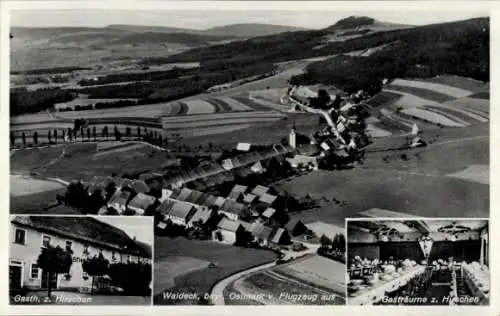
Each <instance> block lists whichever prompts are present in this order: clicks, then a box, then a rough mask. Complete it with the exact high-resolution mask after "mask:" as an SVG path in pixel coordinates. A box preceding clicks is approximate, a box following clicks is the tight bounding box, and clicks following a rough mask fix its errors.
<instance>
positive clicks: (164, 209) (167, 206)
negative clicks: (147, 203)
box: [156, 200, 175, 215]
mask: <svg viewBox="0 0 500 316" xmlns="http://www.w3.org/2000/svg"><path fill="white" fill-rule="evenodd" d="M174 203H175V201H172V200H167V201H163V202H162V203H161V204H160V206H158V208H157V209H156V211H157V212H158V213H160V214H161V215H167V214H168V213H170V210H171V209H172V207H173V206H174Z"/></svg>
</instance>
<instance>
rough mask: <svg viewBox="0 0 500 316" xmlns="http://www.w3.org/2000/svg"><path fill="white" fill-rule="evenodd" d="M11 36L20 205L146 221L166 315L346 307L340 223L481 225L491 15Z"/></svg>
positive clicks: (263, 15)
mask: <svg viewBox="0 0 500 316" xmlns="http://www.w3.org/2000/svg"><path fill="white" fill-rule="evenodd" d="M10 24H11V25H10V30H9V33H10V39H9V44H10V58H11V59H10V131H9V133H10V135H9V137H10V139H9V142H10V213H11V214H12V215H15V216H18V217H16V218H21V219H22V218H23V217H24V216H28V215H29V216H30V217H33V216H35V217H36V216H42V215H43V216H47V215H50V216H62V215H64V216H97V217H96V218H98V217H99V216H102V217H103V218H110V217H111V216H114V217H118V216H128V217H131V219H134V218H139V217H140V218H143V217H148V218H149V219H151V233H152V234H153V233H154V243H153V245H152V247H153V254H152V255H153V258H152V271H153V279H152V285H151V292H152V296H153V298H152V302H153V304H155V305H345V304H346V302H347V297H346V293H347V287H348V284H346V283H347V278H346V271H347V268H346V226H345V219H346V218H401V217H446V218H453V217H458V218H466V217H481V218H488V217H489V207H490V198H489V190H490V185H489V169H490V167H489V165H490V161H489V156H490V153H489V147H490V146H489V142H490V137H489V135H490V134H489V124H490V115H489V112H490V94H489V89H490V87H489V81H490V66H489V63H490V61H489V58H490V56H489V54H490V53H489V51H490V20H489V13H488V11H467V12H465V11H456V12H455V11H449V12H441V11H439V12H438V11H436V12H425V13H423V12H420V13H419V14H416V13H415V12H403V11H401V12H393V11H391V12H389V11H387V12H384V11H373V12H369V11H365V12H356V13H354V12H343V11H335V12H334V11H321V10H318V11H304V12H302V11H301V12H298V11H287V10H284V11H276V10H274V11H266V10H260V11H259V10H255V11H253V10H235V11H224V10H217V9H212V10H211V11H210V10H209V11H204V10H201V9H200V10H193V9H192V10H172V11H169V10H167V8H165V9H164V10H157V11H140V10H138V11H135V10H134V11H132V10H123V11H120V10H101V11H100V10H79V11H72V10H43V12H42V11H40V10H38V11H37V10H19V11H12V12H11V13H10ZM120 218H121V217H120ZM12 223H13V225H14V224H16V225H22V224H23V223H22V221H21V222H19V221H17V220H16V221H14V222H12ZM16 234H17V233H16ZM16 236H17V235H16ZM16 238H17V237H16ZM19 238H21V236H19ZM97 242H98V240H97ZM109 242H111V241H109ZM125 252H126V251H125ZM11 266H13V267H14V266H16V263H12V262H11ZM16 269H17V268H16ZM14 270H15V269H14ZM16 271H18V270H16ZM32 271H33V270H32ZM37 271H38V270H37ZM26 273H28V272H26ZM37 275H38V272H37ZM27 283H28V284H29V282H28V281H27ZM56 283H57V282H56ZM56 283H54V284H53V286H55V287H57V286H59V285H58V284H59V283H57V284H56ZM43 284H50V282H45V283H43ZM54 291H57V288H55V289H54Z"/></svg>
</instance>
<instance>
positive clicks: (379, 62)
mask: <svg viewBox="0 0 500 316" xmlns="http://www.w3.org/2000/svg"><path fill="white" fill-rule="evenodd" d="M389 43H390V44H391V45H390V46H388V47H387V48H385V49H382V50H378V51H376V52H374V53H373V54H371V55H369V56H366V57H362V56H347V55H342V56H336V57H332V58H330V59H327V60H323V61H318V62H315V63H312V64H310V65H309V66H308V67H307V68H306V73H305V74H302V75H299V76H295V77H294V78H292V82H293V83H295V84H315V83H323V84H329V85H334V86H337V87H339V88H341V89H344V90H346V91H349V92H353V91H357V90H359V89H363V90H367V91H368V92H370V93H376V92H378V91H380V88H381V85H382V80H383V79H384V78H388V79H391V78H404V77H433V76H436V75H440V74H454V75H459V76H464V77H470V78H473V79H477V80H481V81H489V19H488V18H478V19H470V20H466V21H459V22H452V23H442V24H433V25H426V26H421V27H415V28H411V29H403V30H397V31H390V32H380V33H375V34H371V35H367V36H363V37H359V38H355V39H352V40H348V41H345V42H343V43H342V45H339V44H338V43H330V44H329V45H327V46H326V47H324V49H328V50H329V52H330V53H331V54H343V53H347V52H350V51H358V50H364V49H368V48H370V47H376V46H380V45H384V44H389Z"/></svg>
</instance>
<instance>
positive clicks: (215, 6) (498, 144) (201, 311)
mask: <svg viewBox="0 0 500 316" xmlns="http://www.w3.org/2000/svg"><path fill="white" fill-rule="evenodd" d="M0 6H1V10H0V13H1V17H0V21H1V25H2V27H1V28H0V33H1V37H0V39H1V41H0V48H1V51H0V53H1V64H0V69H1V77H0V82H1V83H3V84H2V86H1V91H2V93H1V102H0V104H1V105H2V109H1V111H2V113H1V115H0V121H1V125H0V126H1V128H2V130H1V135H4V136H5V135H7V134H8V130H9V125H8V120H9V115H8V112H9V109H8V106H7V104H9V103H8V84H6V83H8V82H9V50H8V48H9V33H8V32H9V20H10V18H9V10H12V9H17V10H19V9H25V10H26V9H40V10H46V9H86V10H89V9H113V10H117V9H120V10H158V9H159V8H160V7H162V8H168V9H170V10H192V9H196V10H250V9H254V10H271V11H282V10H284V8H286V11H318V10H321V11H336V12H339V11H356V10H360V11H367V10H371V11H401V10H405V11H415V12H416V14H417V11H418V13H419V14H423V13H424V14H425V11H429V10H432V11H450V10H456V11H459V10H470V11H477V10H490V18H491V20H490V21H491V23H490V30H491V34H494V35H492V36H491V47H492V53H491V54H490V60H491V63H490V64H491V66H490V67H491V69H492V70H493V69H495V67H494V65H495V61H496V59H497V57H496V55H495V53H494V52H498V51H499V50H498V44H497V40H496V33H497V32H498V27H497V26H498V23H496V22H497V20H498V18H497V16H498V13H497V12H500V10H498V9H500V3H497V2H496V1H385V2H384V1H376V2H368V1H351V2H345V1H343V2H342V1H330V2H326V1H325V2H322V1H314V2H313V1H311V2H307V3H305V2H300V1H296V2H285V1H284V2H276V1H273V2H270V1H269V2H268V1H253V2H252V1H241V2H234V1H217V2H214V1H196V2H178V1H176V2H173V1H154V2H153V1H130V0H120V1H111V0H103V1H63V0H60V1H50V2H44V1H17V2H15V1H11V0H3V1H0ZM495 9H497V10H495ZM333 22H334V21H332V23H333ZM495 88H497V89H495ZM498 88H500V86H499V85H497V81H496V79H495V73H493V71H492V75H491V100H490V103H491V112H490V116H491V130H490V133H491V145H490V157H491V158H490V168H491V173H492V175H491V177H490V179H491V182H490V192H491V197H490V209H491V211H490V226H491V227H492V229H491V230H490V236H491V240H495V239H496V240H500V239H499V238H498V237H500V233H498V232H497V231H498V229H497V230H495V229H493V228H494V227H495V224H496V217H497V216H496V215H495V211H496V206H497V203H496V201H497V199H496V196H498V192H497V190H496V187H497V186H496V180H495V179H496V177H495V175H496V173H497V172H498V168H497V161H498V159H496V160H495V159H494V158H493V157H495V156H498V153H499V152H498V148H500V140H499V139H498V137H497V136H498V135H500V126H498V125H499V124H496V121H497V117H498V116H499V115H500V108H499V107H498V106H499V105H497V104H496V91H498ZM1 141H2V144H0V148H1V150H3V151H4V152H3V155H1V156H0V157H3V159H4V161H3V162H4V163H2V164H0V168H3V169H2V170H3V175H4V176H5V181H6V183H8V182H7V181H8V180H7V179H8V174H9V160H8V158H7V157H9V156H8V140H7V137H2V138H1ZM0 191H1V193H2V196H3V198H2V199H1V202H2V203H3V205H2V206H3V207H1V208H0V209H1V210H2V211H3V212H4V213H5V214H4V219H5V218H8V217H7V212H8V210H9V202H8V201H9V191H8V186H7V185H3V186H0ZM495 192H496V194H495ZM0 222H1V223H2V224H3V225H5V228H6V229H0V231H1V234H4V235H3V238H1V237H0V240H2V241H4V242H6V241H8V240H9V236H8V231H9V229H8V227H9V221H8V220H2V221H0ZM346 237H347V236H346ZM492 244H493V243H492ZM4 245H5V244H4ZM492 248H493V247H490V252H491V257H490V259H491V261H490V262H491V264H490V266H491V276H492V281H493V280H496V279H500V278H499V277H498V276H497V275H496V265H498V260H497V256H496V251H494V250H493V249H492ZM0 253H1V254H0V256H1V257H2V259H4V260H3V261H2V262H4V263H6V262H8V260H7V257H8V251H6V249H5V248H4V251H1V252H0ZM153 261H154V260H153ZM7 279H8V274H7V269H6V268H3V269H0V286H1V285H5V286H4V288H3V290H2V291H1V293H0V294H1V295H0V313H1V314H8V315H19V314H24V315H26V314H45V313H47V314H50V315H67V314H73V315H85V314H102V315H109V314H114V315H116V314H140V315H144V314H147V313H150V314H151V313H153V312H162V313H173V314H174V315H217V316H218V315H233V314H237V313H239V314H241V315H245V314H248V315H255V314H257V313H262V314H264V313H265V314H276V313H280V314H284V313H287V314H290V315H294V314H297V315H303V314H307V313H314V314H316V315H320V314H323V315H332V313H335V314H349V315H350V316H356V315H364V314H365V313H366V312H367V311H369V313H374V314H383V315H390V314H391V313H393V314H394V315H401V314H404V315H421V314H423V313H425V314H427V316H432V315H440V316H441V315H444V314H451V313H453V314H463V315H471V314H473V313H477V312H478V311H480V312H481V313H483V314H488V315H489V314H491V315H495V316H496V315H498V311H499V309H498V306H499V305H498V304H497V300H498V299H499V295H498V294H499V292H498V289H497V287H496V286H492V291H491V302H490V304H491V305H490V307H489V308H481V309H477V307H453V308H450V307H445V308H437V307H419V308H411V307H401V308H400V307H387V308H384V307H382V308H378V307H372V308H371V309H370V310H367V309H364V308H359V307H351V306H345V307H344V306H341V307H324V306H321V307H306V306H300V307H293V306H279V307H276V306H264V307H228V306H222V307H178V306H177V307H176V306H168V307H163V306H162V307H155V308H154V309H153V308H148V307H134V306H127V307H119V306H118V307H117V306H114V307H111V306H110V307H102V306H99V307H97V308H96V307H85V306H16V308H12V307H10V306H8V305H7V304H8V295H6V293H7V291H8V289H7V288H6V285H7V284H8V283H7ZM492 284H494V285H496V284H495V283H492Z"/></svg>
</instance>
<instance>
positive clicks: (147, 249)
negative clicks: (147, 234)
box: [135, 239, 153, 259]
mask: <svg viewBox="0 0 500 316" xmlns="http://www.w3.org/2000/svg"><path fill="white" fill-rule="evenodd" d="M135 244H136V245H137V248H138V249H139V251H140V253H141V255H142V256H143V257H144V258H148V259H152V257H153V251H152V249H151V248H152V247H151V245H150V244H147V243H145V242H142V241H140V240H137V239H136V240H135Z"/></svg>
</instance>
